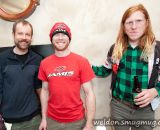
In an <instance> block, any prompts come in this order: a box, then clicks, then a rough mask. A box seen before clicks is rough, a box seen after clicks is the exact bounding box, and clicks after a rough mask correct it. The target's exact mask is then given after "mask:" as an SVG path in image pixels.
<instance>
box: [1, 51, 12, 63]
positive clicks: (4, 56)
mask: <svg viewBox="0 0 160 130" xmlns="http://www.w3.org/2000/svg"><path fill="white" fill-rule="evenodd" d="M11 51H12V49H11V48H10V49H7V50H5V51H2V52H1V53H0V62H1V63H2V62H4V61H5V60H6V59H7V57H9V56H10V55H11Z"/></svg>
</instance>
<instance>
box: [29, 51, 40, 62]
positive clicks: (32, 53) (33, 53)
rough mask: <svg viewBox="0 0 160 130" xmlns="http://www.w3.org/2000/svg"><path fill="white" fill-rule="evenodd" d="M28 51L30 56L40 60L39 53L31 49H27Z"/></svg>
mask: <svg viewBox="0 0 160 130" xmlns="http://www.w3.org/2000/svg"><path fill="white" fill-rule="evenodd" d="M29 51H30V55H32V57H34V58H36V59H37V60H42V58H43V57H42V56H41V55H39V54H38V53H36V52H34V51H32V50H29Z"/></svg>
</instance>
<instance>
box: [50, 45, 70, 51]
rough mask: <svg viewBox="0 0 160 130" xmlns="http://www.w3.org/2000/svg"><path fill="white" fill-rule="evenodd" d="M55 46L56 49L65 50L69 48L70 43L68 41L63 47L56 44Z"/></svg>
mask: <svg viewBox="0 0 160 130" xmlns="http://www.w3.org/2000/svg"><path fill="white" fill-rule="evenodd" d="M53 46H54V49H55V50H56V51H65V50H66V49H67V48H68V46H69V43H67V44H66V45H65V46H64V47H63V48H60V47H58V46H56V45H55V44H53Z"/></svg>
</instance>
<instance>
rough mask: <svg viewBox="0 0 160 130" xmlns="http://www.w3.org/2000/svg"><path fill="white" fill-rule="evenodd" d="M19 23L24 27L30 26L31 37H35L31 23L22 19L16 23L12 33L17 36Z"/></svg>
mask: <svg viewBox="0 0 160 130" xmlns="http://www.w3.org/2000/svg"><path fill="white" fill-rule="evenodd" d="M19 23H22V25H29V26H30V28H31V36H33V27H32V25H31V23H29V22H28V21H26V20H24V19H20V20H18V21H16V22H15V23H14V24H13V28H12V32H13V33H14V34H15V32H16V27H17V24H19Z"/></svg>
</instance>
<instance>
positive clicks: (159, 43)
mask: <svg viewBox="0 0 160 130" xmlns="http://www.w3.org/2000/svg"><path fill="white" fill-rule="evenodd" d="M156 47H158V49H160V41H156Z"/></svg>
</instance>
